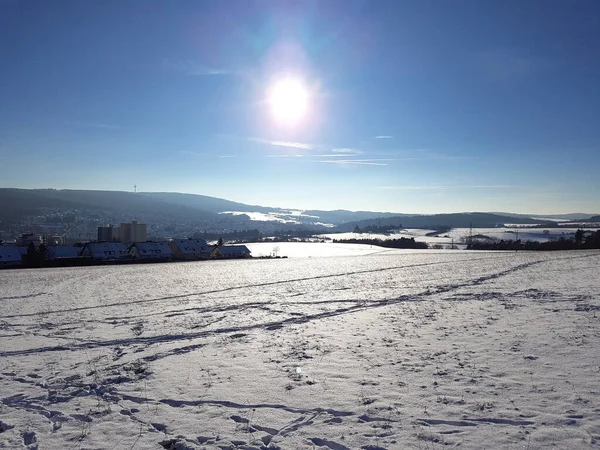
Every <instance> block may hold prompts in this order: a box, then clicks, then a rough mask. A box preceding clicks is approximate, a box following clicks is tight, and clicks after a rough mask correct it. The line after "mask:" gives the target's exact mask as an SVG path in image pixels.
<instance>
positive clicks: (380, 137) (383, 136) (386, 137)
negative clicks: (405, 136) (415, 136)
mask: <svg viewBox="0 0 600 450" xmlns="http://www.w3.org/2000/svg"><path fill="white" fill-rule="evenodd" d="M393 137H394V136H390V135H389V134H380V135H378V136H375V137H374V138H373V139H392V138H393Z"/></svg>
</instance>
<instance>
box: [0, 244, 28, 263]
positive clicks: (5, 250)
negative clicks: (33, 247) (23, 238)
mask: <svg viewBox="0 0 600 450" xmlns="http://www.w3.org/2000/svg"><path fill="white" fill-rule="evenodd" d="M25 253H27V249H26V248H25V247H19V246H16V245H0V264H2V263H7V262H21V256H22V255H24V254H25Z"/></svg>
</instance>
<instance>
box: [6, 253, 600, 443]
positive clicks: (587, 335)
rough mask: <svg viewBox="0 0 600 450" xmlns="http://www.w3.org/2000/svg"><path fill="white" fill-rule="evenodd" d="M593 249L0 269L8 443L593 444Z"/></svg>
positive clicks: (597, 418) (599, 324) (598, 420)
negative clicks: (588, 250)
mask: <svg viewBox="0 0 600 450" xmlns="http://www.w3.org/2000/svg"><path fill="white" fill-rule="evenodd" d="M599 267H600V252H587V251H579V252H548V253H524V252H523V253H521V252H519V253H514V252H506V253H502V252H496V253H486V252H465V251H445V252H444V251H440V252H432V251H422V252H419V251H413V252H394V251H385V252H381V253H376V254H364V255H358V256H333V257H329V258H289V259H280V260H237V261H208V262H193V263H180V264H153V265H138V266H120V267H91V268H63V269H48V270H46V269H39V270H10V271H1V272H0V305H1V306H2V309H1V314H0V447H1V448H7V449H19V448H29V449H34V448H36V447H37V448H39V449H40V450H41V449H50V450H55V449H56V450H58V449H159V450H160V449H163V448H165V449H193V448H197V449H200V448H221V449H229V448H239V449H260V448H273V449H275V448H281V449H303V448H307V449H317V448H318V449H323V450H327V449H332V450H340V449H365V450H368V449H370V450H374V449H441V448H446V447H460V448H465V449H482V448H489V449H548V448H557V449H580V448H581V449H585V448H598V447H600V351H599V348H600V320H599V318H600V317H599V316H600V294H599V292H600V276H599V275H600V269H599Z"/></svg>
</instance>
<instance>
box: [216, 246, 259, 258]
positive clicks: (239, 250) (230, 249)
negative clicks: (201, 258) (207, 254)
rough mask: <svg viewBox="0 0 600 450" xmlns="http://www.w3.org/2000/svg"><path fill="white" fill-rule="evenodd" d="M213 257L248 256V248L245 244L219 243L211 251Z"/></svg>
mask: <svg viewBox="0 0 600 450" xmlns="http://www.w3.org/2000/svg"><path fill="white" fill-rule="evenodd" d="M211 256H212V257H214V258H250V250H249V249H248V247H246V246H245V245H221V246H220V247H215V248H214V249H213V251H212V253H211Z"/></svg>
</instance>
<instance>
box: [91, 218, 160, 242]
mask: <svg viewBox="0 0 600 450" xmlns="http://www.w3.org/2000/svg"><path fill="white" fill-rule="evenodd" d="M147 240H148V235H147V231H146V224H145V223H137V221H135V220H134V221H133V222H131V223H122V224H121V225H120V226H118V227H117V226H112V225H109V226H106V227H98V242H110V241H121V242H123V243H125V244H130V243H132V242H146V241H147Z"/></svg>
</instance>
